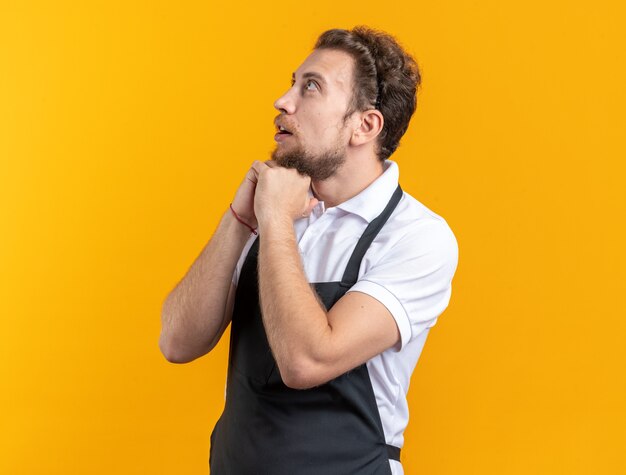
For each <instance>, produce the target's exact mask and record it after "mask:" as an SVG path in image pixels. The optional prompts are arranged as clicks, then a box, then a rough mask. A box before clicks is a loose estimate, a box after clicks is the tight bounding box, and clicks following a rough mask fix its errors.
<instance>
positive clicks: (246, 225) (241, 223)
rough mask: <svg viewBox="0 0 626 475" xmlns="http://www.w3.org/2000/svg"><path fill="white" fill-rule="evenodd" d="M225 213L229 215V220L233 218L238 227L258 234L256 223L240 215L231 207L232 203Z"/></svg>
mask: <svg viewBox="0 0 626 475" xmlns="http://www.w3.org/2000/svg"><path fill="white" fill-rule="evenodd" d="M226 213H227V214H228V215H230V218H231V220H233V221H234V222H235V224H236V225H237V226H238V227H239V228H240V229H247V230H248V231H249V232H251V233H253V234H258V231H257V226H256V223H252V222H251V220H247V219H246V218H244V217H242V216H240V215H239V214H238V213H237V212H236V211H235V209H234V208H233V204H232V203H231V204H230V206H229V210H228V211H226Z"/></svg>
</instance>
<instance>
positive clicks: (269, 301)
mask: <svg viewBox="0 0 626 475" xmlns="http://www.w3.org/2000/svg"><path fill="white" fill-rule="evenodd" d="M419 83H420V75H419V71H418V67H417V64H416V63H415V61H414V60H413V59H412V58H411V57H410V56H409V55H408V54H406V53H405V52H404V51H403V50H402V49H401V47H400V46H399V45H398V44H397V43H396V41H395V40H394V39H393V38H392V37H391V36H389V35H387V34H384V33H382V32H377V31H374V30H370V29H368V28H365V27H358V28H355V29H353V30H330V31H327V32H325V33H323V34H322V35H321V36H320V38H319V39H318V42H317V44H316V46H315V49H314V50H313V52H312V53H311V54H310V55H309V56H308V57H307V58H306V60H305V61H304V63H302V65H301V66H300V67H299V68H298V69H297V70H296V71H295V72H294V74H293V78H292V86H291V88H290V89H289V90H287V92H286V93H285V94H284V95H283V96H282V97H280V98H279V99H278V100H277V101H276V103H275V104H274V106H275V107H276V109H277V110H278V111H279V114H278V116H277V117H276V119H275V124H276V131H277V132H276V136H275V140H276V149H275V151H274V152H273V154H272V159H273V160H270V161H267V162H260V161H255V162H254V163H253V164H252V167H251V168H250V170H249V171H248V173H247V175H246V177H245V178H244V180H243V182H242V183H241V185H240V187H239V189H238V190H237V193H236V194H235V198H234V200H233V203H232V205H231V209H229V210H227V211H226V212H225V213H224V215H223V217H222V220H221V222H220V225H219V227H218V229H217V231H216V232H215V235H214V236H213V237H212V239H211V240H210V241H209V243H208V244H207V246H206V247H205V249H204V250H203V252H202V253H201V255H200V256H199V257H198V259H197V260H196V262H194V264H193V265H192V267H191V268H190V270H189V272H188V273H187V275H186V276H185V278H184V279H183V280H182V281H181V282H180V283H179V284H178V286H177V287H176V288H175V289H174V290H173V291H172V292H171V293H170V295H169V296H168V298H167V299H166V301H165V302H164V305H163V315H162V322H163V330H162V334H161V339H160V341H159V345H160V348H161V351H162V352H163V354H164V355H165V357H166V358H167V359H168V360H169V361H171V362H175V363H185V362H188V361H191V360H193V359H195V358H198V357H199V356H202V355H204V354H206V353H207V352H209V351H210V350H211V349H212V348H213V347H214V346H215V345H216V344H217V342H218V341H219V339H220V337H221V335H222V334H223V332H224V330H225V329H226V327H227V326H228V324H229V323H231V321H232V326H231V342H230V357H229V368H228V380H227V391H226V405H225V409H224V413H223V414H222V416H221V418H220V420H219V421H218V423H217V424H216V426H215V429H214V431H213V433H212V435H211V454H210V466H211V473H213V474H215V475H226V474H235V475H245V474H270V475H274V474H276V475H287V474H289V475H292V474H297V475H300V474H302V475H309V474H311V475H313V474H315V475H319V474H324V475H335V474H336V475H346V474H394V475H397V474H401V473H403V471H402V465H401V464H400V448H401V447H402V445H403V442H404V439H403V432H404V429H405V427H406V425H407V423H408V415H409V414H408V406H407V401H406V393H407V390H408V386H409V381H410V377H411V373H412V371H413V368H414V367H415V364H416V363H417V360H418V358H419V355H420V353H421V351H422V347H423V345H424V342H425V339H426V336H427V334H428V330H429V328H431V327H432V326H433V325H434V324H435V323H436V321H437V317H438V316H439V315H440V314H441V313H442V312H443V310H444V309H445V308H446V307H447V305H448V302H449V299H450V294H451V281H452V277H453V275H454V272H455V270H456V267H457V259H458V248H457V243H456V240H455V237H454V234H453V233H452V231H451V230H450V228H449V226H448V225H447V223H446V221H445V220H444V219H443V218H441V217H440V216H438V215H437V214H435V213H433V212H432V211H430V210H429V209H427V208H426V207H425V206H424V205H422V204H421V203H419V202H418V201H417V200H415V199H414V198H413V197H411V196H410V195H408V194H407V193H405V192H403V191H402V190H401V188H400V186H399V185H398V176H399V171H398V165H397V164H396V163H395V162H393V161H391V160H389V159H388V157H389V156H390V155H391V154H392V153H393V152H394V151H395V149H396V147H397V146H398V143H399V140H400V138H401V137H402V135H403V134H404V132H405V131H406V129H407V127H408V123H409V120H410V118H411V116H412V114H413V112H414V110H415V105H416V91H417V87H418V86H419ZM251 231H252V232H251Z"/></svg>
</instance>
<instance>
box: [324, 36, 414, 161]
mask: <svg viewBox="0 0 626 475" xmlns="http://www.w3.org/2000/svg"><path fill="white" fill-rule="evenodd" d="M314 49H336V50H340V51H344V52H346V53H348V54H349V55H350V56H352V58H354V85H353V86H354V88H353V94H352V100H351V104H350V106H349V108H348V113H347V114H346V117H348V116H350V115H352V114H353V113H354V112H356V111H364V110H367V109H372V108H375V109H378V110H379V111H380V112H381V114H382V115H383V118H384V125H383V129H382V131H381V133H380V134H379V135H378V137H377V139H378V142H377V143H378V158H379V159H380V160H381V161H384V160H386V159H387V158H388V157H389V156H391V154H392V153H393V152H395V150H396V148H398V145H399V143H400V138H401V137H402V136H403V135H404V133H405V132H406V130H407V128H408V126H409V121H410V120H411V117H412V116H413V113H414V112H415V107H416V105H417V88H418V87H419V85H420V82H421V76H420V72H419V68H418V65H417V63H416V61H415V60H414V59H413V57H411V55H409V54H408V53H407V52H406V51H404V50H403V49H402V47H401V46H400V45H399V44H398V42H397V41H396V40H395V38H393V37H392V36H391V35H389V34H387V33H384V32H382V31H378V30H374V29H372V28H368V27H366V26H356V27H354V28H353V29H352V30H343V29H332V30H328V31H325V32H324V33H322V34H321V35H320V37H319V38H318V39H317V42H316V44H315V48H314Z"/></svg>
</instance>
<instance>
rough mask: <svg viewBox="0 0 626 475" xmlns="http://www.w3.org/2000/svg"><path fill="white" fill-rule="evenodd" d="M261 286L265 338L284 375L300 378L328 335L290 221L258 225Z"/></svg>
mask: <svg viewBox="0 0 626 475" xmlns="http://www.w3.org/2000/svg"><path fill="white" fill-rule="evenodd" d="M259 231H260V234H261V245H260V249H259V291H260V304H261V311H262V315H263V323H264V326H265V331H266V333H267V338H268V342H269V344H270V347H271V349H272V351H273V354H274V357H275V359H276V362H277V364H278V367H279V369H280V371H281V375H282V377H283V379H284V380H285V381H286V382H287V380H288V379H289V380H291V381H300V380H301V379H302V377H303V376H302V375H305V374H308V372H309V369H310V366H311V365H314V364H316V355H317V352H318V350H319V348H321V347H324V342H326V341H327V340H328V338H329V336H330V333H331V328H330V326H329V325H328V318H327V316H326V311H325V309H324V308H323V306H322V304H321V303H320V301H319V300H318V298H317V295H316V294H315V291H314V289H312V287H311V285H310V284H309V282H308V281H307V278H306V275H305V273H304V269H303V267H302V261H301V258H300V254H299V252H298V246H297V242H296V238H295V235H294V231H293V224H292V223H290V222H289V221H288V220H275V221H274V222H271V223H267V224H263V225H262V227H261V228H260V230H259Z"/></svg>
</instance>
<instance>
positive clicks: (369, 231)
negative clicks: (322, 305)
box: [340, 184, 403, 288]
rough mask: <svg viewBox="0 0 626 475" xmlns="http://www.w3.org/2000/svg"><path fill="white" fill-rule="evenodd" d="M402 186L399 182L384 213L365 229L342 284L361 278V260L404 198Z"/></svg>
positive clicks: (354, 282) (349, 283) (349, 284)
mask: <svg viewBox="0 0 626 475" xmlns="http://www.w3.org/2000/svg"><path fill="white" fill-rule="evenodd" d="M402 193H403V192H402V188H400V184H398V188H396V191H395V192H394V193H393V195H392V196H391V199H390V200H389V203H387V206H386V207H385V209H384V210H383V212H382V213H380V214H379V215H378V217H376V218H375V219H374V220H373V221H372V222H371V223H370V224H369V225H368V226H367V228H365V231H363V235H362V236H361V239H359V242H357V243H356V247H355V248H354V251H353V252H352V255H351V256H350V260H349V261H348V266H347V267H346V271H345V272H344V274H343V278H342V279H341V284H340V285H341V286H342V287H346V288H350V287H352V286H353V285H354V284H356V281H357V280H358V278H359V267H360V266H361V261H362V260H363V256H364V255H365V253H366V252H367V249H368V248H369V247H370V244H371V243H372V241H373V240H374V238H375V237H376V236H377V235H378V233H379V231H380V230H381V229H382V227H383V226H384V225H385V223H386V222H387V220H388V219H389V216H391V213H393V210H394V209H395V208H396V206H397V205H398V203H399V202H400V198H402Z"/></svg>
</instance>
